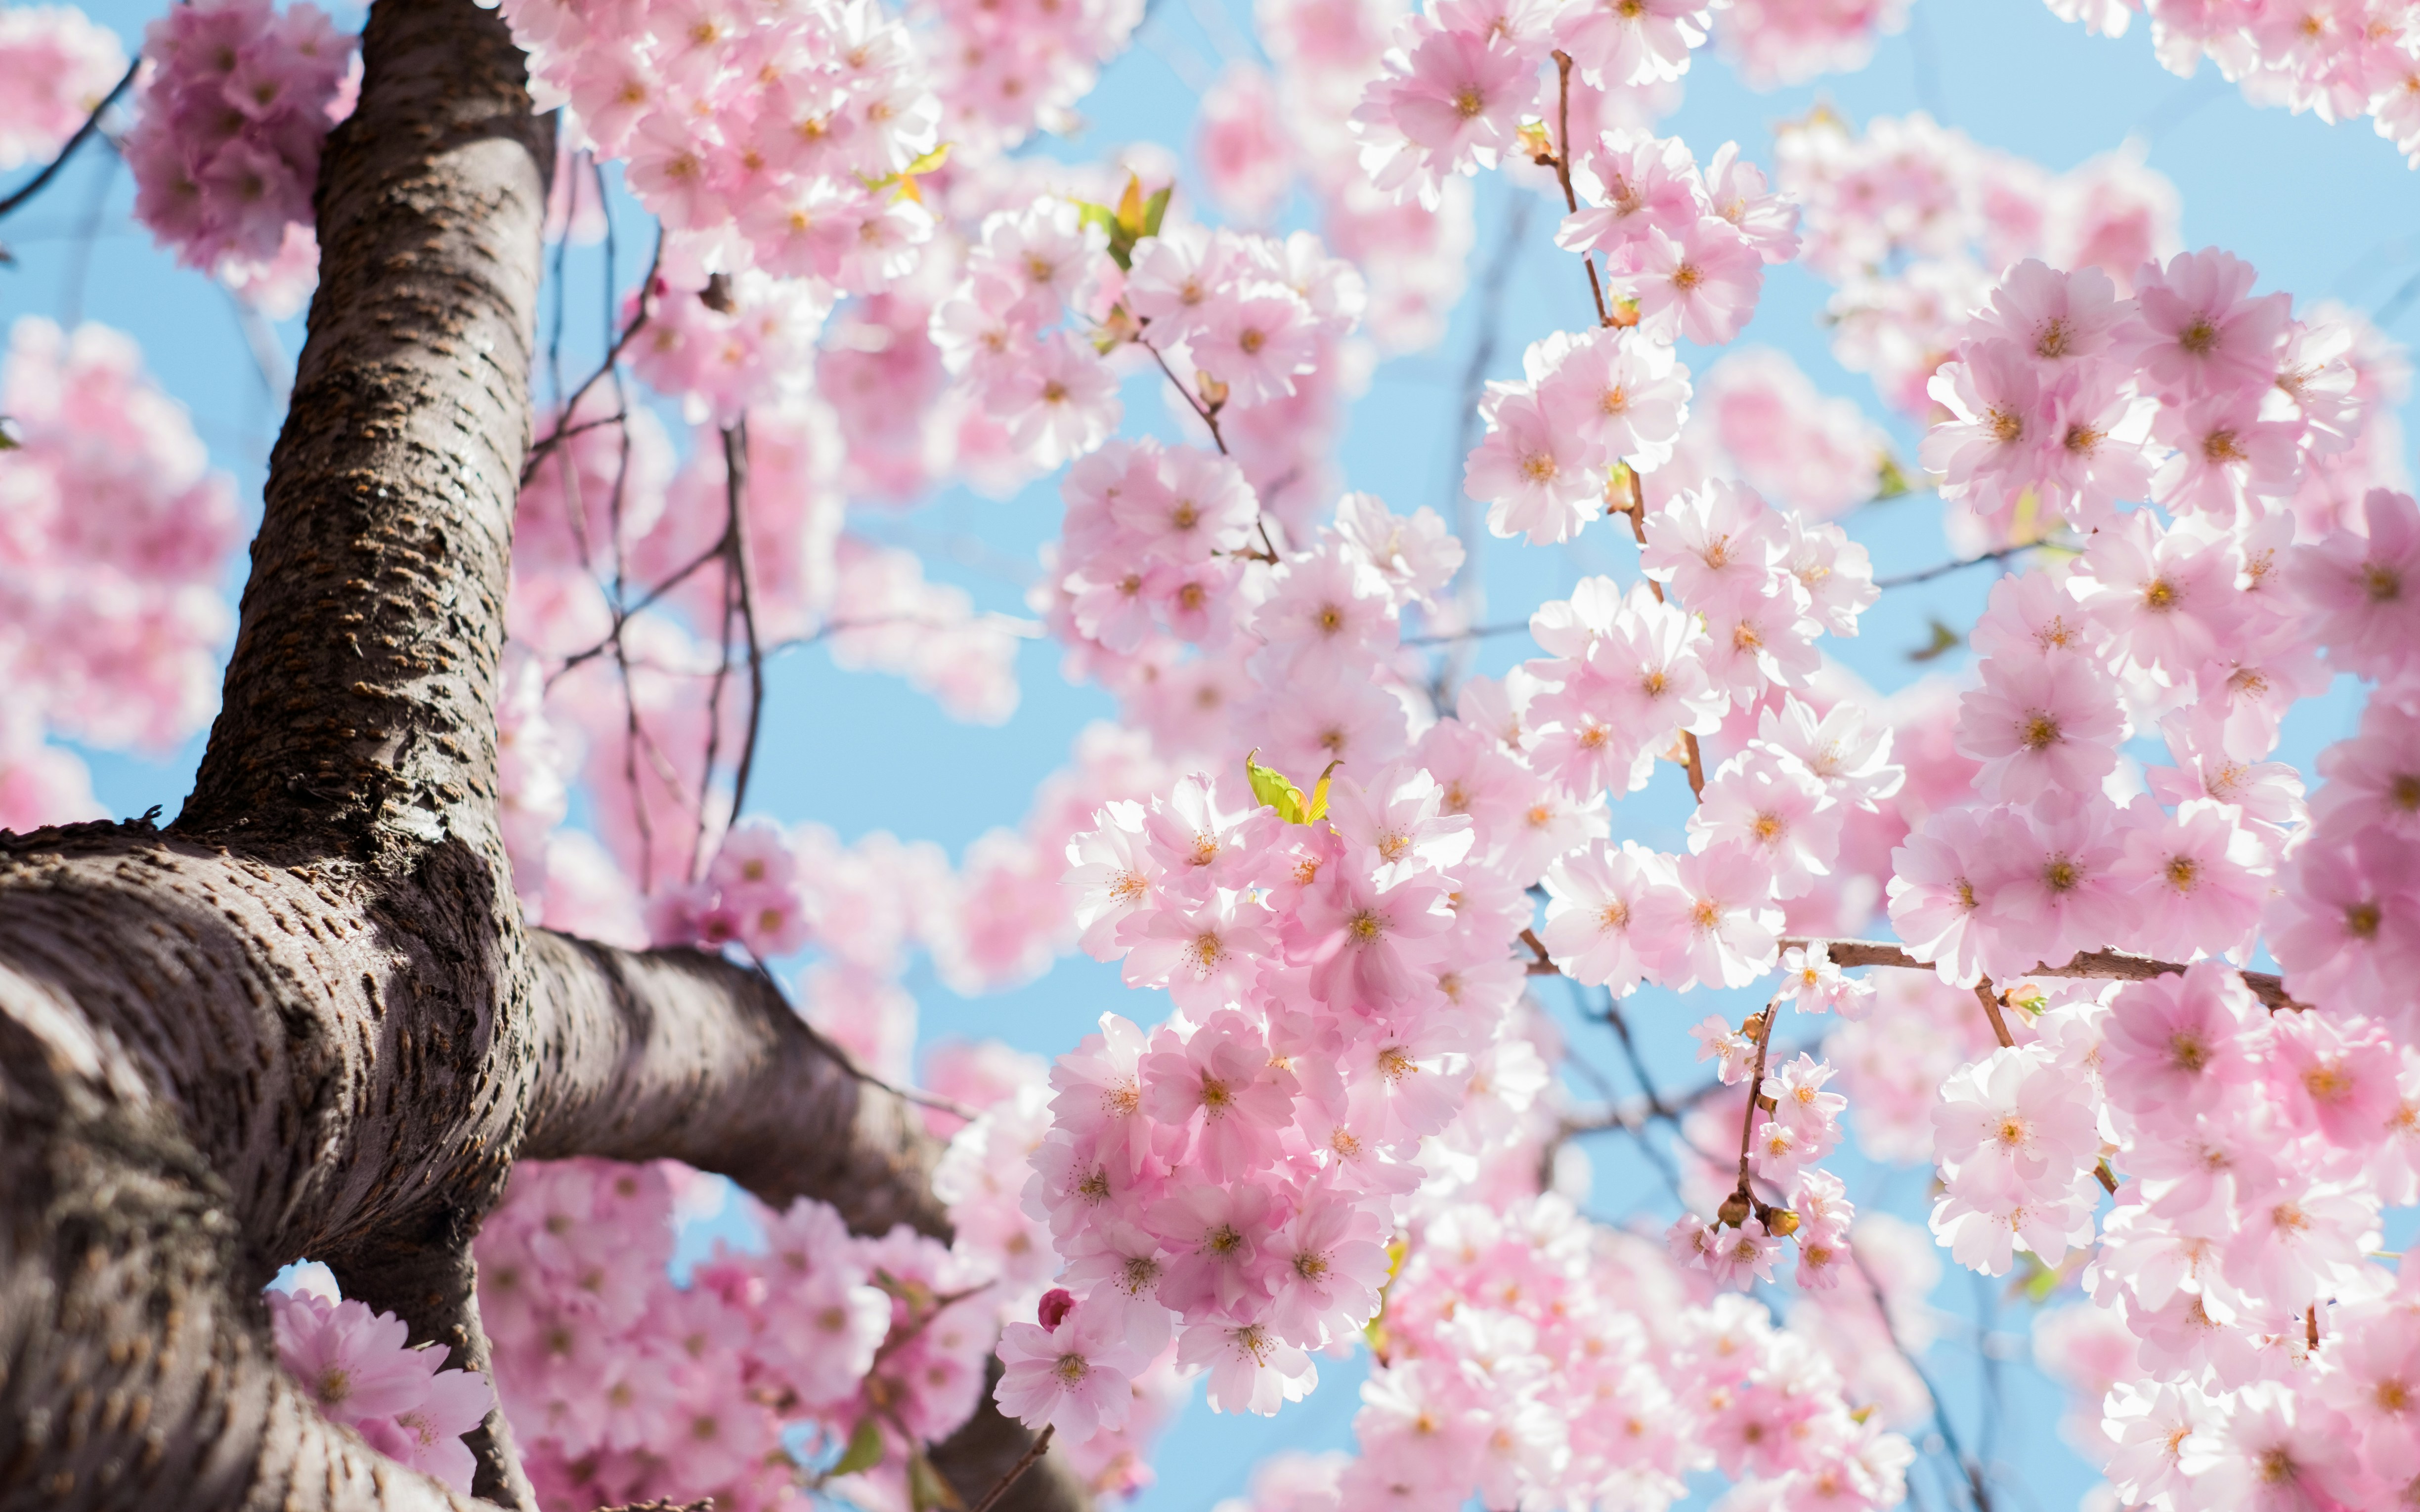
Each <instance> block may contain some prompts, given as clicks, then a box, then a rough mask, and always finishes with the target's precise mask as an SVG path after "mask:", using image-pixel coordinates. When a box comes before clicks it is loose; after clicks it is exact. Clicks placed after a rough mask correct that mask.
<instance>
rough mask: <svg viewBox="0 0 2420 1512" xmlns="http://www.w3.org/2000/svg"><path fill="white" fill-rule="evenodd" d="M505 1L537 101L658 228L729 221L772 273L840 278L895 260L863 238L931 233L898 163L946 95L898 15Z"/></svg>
mask: <svg viewBox="0 0 2420 1512" xmlns="http://www.w3.org/2000/svg"><path fill="white" fill-rule="evenodd" d="M503 9H504V17H505V19H506V20H507V21H509V22H511V23H512V26H513V35H514V38H515V39H517V40H518V41H520V43H521V45H522V46H523V47H524V48H525V49H527V50H528V51H529V53H530V54H531V77H532V82H533V85H535V89H536V91H537V92H538V94H539V96H540V99H539V104H540V105H541V107H542V108H543V107H545V106H549V105H554V104H565V103H567V104H569V105H570V107H571V109H572V111H573V112H574V113H575V115H576V116H577V118H578V121H579V124H580V128H581V130H582V131H583V132H585V133H586V135H587V138H588V140H589V142H590V143H591V144H593V146H594V147H595V149H596V150H597V153H598V154H599V155H601V156H602V157H605V158H620V159H625V160H627V162H628V169H627V173H628V183H629V186H630V189H631V191H632V192H633V193H636V194H637V195H638V196H639V198H640V200H641V202H642V203H643V204H644V205H645V206H646V207H647V208H649V209H650V210H652V211H654V212H655V214H656V215H657V217H658V218H659V219H660V220H661V221H662V222H663V224H665V226H666V227H667V228H668V229H670V230H673V231H677V232H711V231H717V230H719V229H722V228H726V227H727V228H730V229H733V230H736V231H737V238H736V240H737V244H738V246H739V248H740V249H741V250H742V251H743V254H744V255H752V258H753V260H754V263H755V265H756V266H757V267H759V268H761V269H763V270H766V271H768V272H772V273H776V274H783V275H788V276H805V275H810V274H812V275H814V276H815V277H818V278H822V279H825V280H827V281H837V282H842V283H843V285H844V286H846V287H851V288H871V287H877V286H879V285H880V283H881V282H882V281H883V279H884V278H886V277H887V276H889V274H890V273H891V272H892V271H894V270H895V266H894V265H893V264H892V263H891V262H889V261H887V260H885V259H884V258H881V257H879V256H876V257H868V256H866V255H864V253H863V252H862V251H861V244H869V243H870V244H872V245H874V246H876V247H890V246H896V245H899V244H902V243H912V242H916V241H921V240H923V239H925V238H927V237H929V236H930V235H931V234H932V224H933V222H932V217H931V215H930V214H928V213H927V212H926V211H925V209H924V208H923V204H922V202H921V201H920V200H919V199H918V198H917V197H915V196H913V195H910V194H905V193H900V189H899V182H900V181H899V175H900V173H901V171H902V170H904V169H906V168H907V167H909V166H910V165H912V164H914V163H915V162H917V161H918V160H919V159H920V158H922V157H923V155H924V154H926V153H929V152H931V151H932V150H933V149H934V147H936V146H937V145H938V143H939V127H940V119H941V105H940V101H939V99H938V98H937V97H936V96H935V95H934V94H933V92H932V89H931V86H930V82H929V80H928V79H927V77H926V74H925V70H924V66H923V61H922V59H921V56H920V54H919V52H918V49H917V47H916V45H915V43H914V42H913V41H912V40H911V39H909V37H908V35H907V28H906V26H905V25H904V24H903V23H900V22H899V21H898V20H897V18H895V17H893V16H892V15H891V14H889V13H888V12H887V11H886V10H885V9H884V8H883V7H881V6H880V5H879V4H876V3H875V0H820V3H817V4H814V5H805V6H794V7H783V8H780V9H778V10H768V11H764V12H761V13H754V14H747V13H742V12H738V11H731V10H722V9H717V8H703V9H701V8H695V7H669V8H661V9H659V8H656V7H653V6H648V5H639V6H629V7H619V8H591V7H582V6H576V5H570V4H565V3H562V0H509V3H507V4H505V5H504V7H503ZM874 186H879V187H874Z"/></svg>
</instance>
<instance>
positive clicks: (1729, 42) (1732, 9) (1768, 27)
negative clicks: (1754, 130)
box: [1714, 0, 1909, 89]
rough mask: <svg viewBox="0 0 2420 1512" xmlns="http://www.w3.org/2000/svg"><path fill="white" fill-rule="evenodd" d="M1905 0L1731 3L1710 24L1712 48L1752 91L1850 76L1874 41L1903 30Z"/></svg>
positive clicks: (1739, 0)
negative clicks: (1826, 75) (1822, 77)
mask: <svg viewBox="0 0 2420 1512" xmlns="http://www.w3.org/2000/svg"><path fill="white" fill-rule="evenodd" d="M1908 3H1909V0H1730V3H1729V4H1727V5H1725V6H1724V7H1723V8H1722V9H1721V10H1720V11H1719V12H1717V13H1716V15H1715V18H1714V46H1715V47H1716V49H1717V50H1719V51H1720V52H1721V53H1722V54H1723V56H1724V57H1726V58H1728V59H1730V63H1731V65H1732V66H1733V67H1734V68H1736V69H1739V73H1740V77H1741V78H1742V79H1743V80H1745V81H1746V83H1747V84H1748V85H1750V86H1751V87H1754V88H1758V89H1771V88H1774V87H1776V86H1777V85H1793V84H1805V83H1806V82H1807V80H1809V79H1812V78H1814V77H1815V76H1816V75H1818V74H1823V73H1854V72H1855V71H1856V70H1857V69H1862V68H1864V67H1865V66H1866V64H1867V62H1868V61H1869V59H1871V58H1872V57H1873V55H1874V39H1875V38H1876V37H1877V36H1880V35H1887V34H1890V33H1895V32H1897V31H1899V30H1900V29H1901V28H1902V27H1904V26H1905V25H1906V24H1907V8H1908Z"/></svg>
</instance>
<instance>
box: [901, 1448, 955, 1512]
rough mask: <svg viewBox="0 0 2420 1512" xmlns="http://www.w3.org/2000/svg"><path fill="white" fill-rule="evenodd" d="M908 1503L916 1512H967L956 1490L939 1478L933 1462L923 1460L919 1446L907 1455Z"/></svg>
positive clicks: (921, 1449) (939, 1475)
mask: <svg viewBox="0 0 2420 1512" xmlns="http://www.w3.org/2000/svg"><path fill="white" fill-rule="evenodd" d="M907 1501H908V1503H909V1504H910V1505H912V1506H914V1507H915V1509H916V1512H935V1508H944V1509H946V1512H967V1504H966V1503H965V1502H963V1501H961V1500H960V1499H959V1497H958V1490H957V1488H956V1487H954V1486H952V1485H951V1484H950V1483H949V1482H948V1481H946V1480H943V1479H942V1478H941V1473H940V1472H939V1471H938V1470H935V1469H934V1468H933V1461H931V1460H930V1459H927V1458H924V1451H923V1448H922V1447H921V1446H920V1447H918V1448H916V1449H913V1450H910V1451H909V1452H908V1455H907Z"/></svg>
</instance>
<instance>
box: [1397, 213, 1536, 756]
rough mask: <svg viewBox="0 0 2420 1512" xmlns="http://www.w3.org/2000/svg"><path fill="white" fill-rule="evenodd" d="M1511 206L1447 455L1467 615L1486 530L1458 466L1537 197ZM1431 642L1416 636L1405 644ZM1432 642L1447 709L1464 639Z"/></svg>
mask: <svg viewBox="0 0 2420 1512" xmlns="http://www.w3.org/2000/svg"><path fill="white" fill-rule="evenodd" d="M1515 193H1516V195H1517V197H1516V198H1515V199H1514V200H1513V201H1512V212H1511V213H1510V214H1508V215H1507V216H1505V218H1504V234H1503V238H1502V239H1500V240H1498V241H1497V244H1496V253H1495V255H1493V256H1492V257H1490V258H1489V259H1488V261H1487V276H1486V277H1485V278H1484V279H1482V280H1481V283H1480V285H1479V338H1478V339H1477V340H1476V341H1474V342H1472V343H1471V345H1470V361H1469V362H1467V363H1464V364H1463V369H1462V387H1461V389H1460V390H1459V391H1458V393H1457V396H1456V398H1455V401H1454V436H1453V455H1452V456H1451V458H1450V459H1449V464H1448V465H1449V469H1450V471H1449V478H1450V481H1449V482H1448V484H1447V486H1446V503H1447V506H1448V513H1450V515H1451V516H1452V517H1453V520H1454V534H1455V535H1456V536H1458V537H1459V538H1460V539H1461V541H1462V544H1463V549H1462V565H1460V566H1459V567H1456V568H1455V569H1454V582H1453V594H1454V602H1455V604H1456V605H1458V606H1459V607H1460V609H1461V610H1462V612H1463V614H1464V615H1465V616H1466V617H1470V618H1476V617H1477V616H1478V615H1479V613H1480V612H1481V609H1482V608H1483V607H1484V605H1485V600H1486V594H1487V586H1486V584H1485V582H1484V581H1483V580H1482V579H1481V575H1480V570H1479V554H1480V548H1481V546H1482V545H1484V544H1485V542H1486V539H1487V536H1486V532H1483V531H1481V529H1480V528H1479V513H1478V501H1477V500H1474V499H1472V498H1471V497H1470V490H1469V489H1467V488H1466V487H1464V486H1462V473H1461V471H1459V469H1460V468H1461V467H1462V465H1463V462H1464V459H1465V458H1466V457H1467V456H1469V455H1470V449H1471V447H1472V446H1473V445H1475V444H1476V442H1475V440H1473V432H1474V431H1475V430H1476V429H1477V428H1478V425H1479V398H1480V393H1481V389H1482V388H1483V387H1484V385H1485V384H1486V381H1487V370H1488V368H1489V367H1490V366H1492V365H1493V364H1494V363H1495V361H1496V350H1497V346H1498V345H1499V344H1500V343H1501V342H1502V340H1503V337H1504V292H1505V289H1506V287H1507V286H1508V285H1510V284H1511V283H1512V268H1513V264H1514V263H1515V262H1516V261H1517V260H1518V258H1519V255H1520V251H1521V243H1522V240H1523V239H1524V238H1526V237H1527V236H1528V231H1529V213H1530V211H1531V209H1532V208H1534V207H1535V206H1536V204H1537V201H1536V200H1535V199H1534V198H1532V197H1531V196H1530V195H1529V194H1528V193H1526V192H1520V191H1516V192H1515ZM1428 643H1433V642H1431V641H1429V640H1427V638H1424V637H1423V638H1419V639H1418V640H1415V641H1408V642H1406V644H1428ZM1434 643H1438V644H1451V645H1453V646H1454V648H1455V649H1454V652H1453V654H1452V655H1450V656H1447V657H1446V659H1445V663H1444V665H1443V666H1441V667H1440V668H1439V669H1438V670H1437V678H1436V684H1435V687H1434V689H1433V690H1432V692H1433V696H1434V697H1435V701H1436V703H1437V705H1438V712H1439V713H1443V712H1445V707H1446V704H1447V701H1448V700H1449V699H1450V697H1451V696H1452V692H1453V689H1454V687H1456V686H1458V685H1459V684H1460V683H1461V681H1462V679H1463V675H1464V673H1466V671H1468V670H1469V659H1468V651H1467V640H1466V639H1465V638H1461V637H1446V638H1444V639H1443V640H1440V641H1436V642H1434Z"/></svg>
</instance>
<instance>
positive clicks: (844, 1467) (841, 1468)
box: [830, 1417, 882, 1475]
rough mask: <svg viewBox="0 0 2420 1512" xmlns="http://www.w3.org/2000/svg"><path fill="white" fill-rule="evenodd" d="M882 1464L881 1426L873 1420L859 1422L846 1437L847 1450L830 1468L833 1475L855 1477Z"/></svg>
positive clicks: (865, 1419)
mask: <svg viewBox="0 0 2420 1512" xmlns="http://www.w3.org/2000/svg"><path fill="white" fill-rule="evenodd" d="M880 1463H882V1425H880V1424H879V1423H876V1421H875V1420H874V1419H873V1418H871V1417H866V1418H861V1419H860V1420H859V1422H858V1425H857V1431H856V1432H855V1433H852V1434H850V1435H849V1436H848V1448H847V1450H846V1452H845V1453H843V1454H842V1456H841V1457H840V1460H839V1462H838V1463H836V1464H834V1465H833V1466H832V1467H831V1471H830V1473H832V1474H834V1475H855V1474H858V1473H861V1472H864V1471H868V1470H872V1469H873V1468H874V1467H875V1466H876V1465H878V1464H880Z"/></svg>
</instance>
